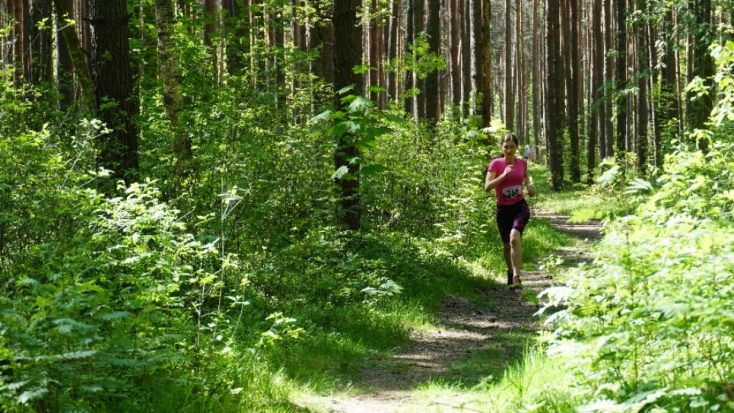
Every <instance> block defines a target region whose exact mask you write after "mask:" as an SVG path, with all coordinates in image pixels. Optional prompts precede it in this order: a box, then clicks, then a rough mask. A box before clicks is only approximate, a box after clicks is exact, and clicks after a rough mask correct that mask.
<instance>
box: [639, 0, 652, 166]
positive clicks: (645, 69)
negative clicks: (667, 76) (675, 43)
mask: <svg viewBox="0 0 734 413" xmlns="http://www.w3.org/2000/svg"><path fill="white" fill-rule="evenodd" d="M636 4H637V12H638V13H644V11H645V1H644V0H636ZM647 42H648V39H647V25H646V24H645V22H644V21H642V19H637V20H636V21H635V44H636V46H637V47H636V48H637V89H638V91H637V110H636V111H635V112H636V114H637V116H636V118H635V119H636V121H637V122H636V125H635V132H637V133H636V138H637V139H636V149H637V173H638V174H640V175H643V176H644V175H645V173H646V168H647V151H648V132H647V131H648V123H649V122H648V120H649V112H648V110H649V109H648V100H647V82H648V79H649V76H648V75H647V73H650V72H651V70H652V68H651V67H650V61H649V60H648V58H647V53H648V46H647Z"/></svg>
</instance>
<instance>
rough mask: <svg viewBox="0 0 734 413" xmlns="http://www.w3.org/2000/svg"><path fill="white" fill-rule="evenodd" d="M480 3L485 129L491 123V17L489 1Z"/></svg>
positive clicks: (485, 0) (483, 119)
mask: <svg viewBox="0 0 734 413" xmlns="http://www.w3.org/2000/svg"><path fill="white" fill-rule="evenodd" d="M481 1H482V13H481V14H482V38H483V39H484V42H483V43H482V54H481V56H482V57H481V59H482V60H481V67H482V73H481V78H482V126H483V127H487V126H489V125H490V122H491V121H492V98H493V94H492V52H491V46H492V44H491V35H490V21H491V17H492V3H491V2H490V0H481Z"/></svg>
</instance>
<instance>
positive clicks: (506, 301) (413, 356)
mask: <svg viewBox="0 0 734 413" xmlns="http://www.w3.org/2000/svg"><path fill="white" fill-rule="evenodd" d="M533 215H534V216H535V217H536V218H542V219H545V220H548V221H549V222H551V223H552V224H553V225H554V226H555V227H556V228H558V229H559V230H561V231H562V232H566V233H568V234H570V235H572V236H574V237H575V238H577V239H579V243H578V246H575V247H569V248H564V249H561V250H558V251H556V252H555V254H556V255H558V256H560V257H561V258H562V259H563V260H564V267H565V266H575V265H576V264H577V263H579V262H581V261H586V260H590V259H591V251H590V248H589V247H590V246H591V244H592V243H593V242H594V241H596V240H598V239H599V238H601V234H600V230H601V225H600V224H599V223H598V222H591V223H586V224H568V223H566V221H567V220H568V218H569V217H567V216H560V215H555V214H553V213H550V212H547V211H539V210H536V211H533ZM498 281H501V282H506V280H498ZM554 282H555V281H554V279H553V277H552V276H551V275H550V274H548V273H547V272H544V271H537V270H536V271H526V272H525V273H524V275H523V285H524V286H525V290H526V291H532V292H534V293H535V294H537V293H538V292H540V291H542V290H543V289H545V288H547V287H549V286H551V285H553V284H554ZM477 292H478V293H480V295H481V296H482V297H483V299H486V302H489V303H494V304H496V305H495V306H494V307H493V308H491V309H489V308H478V307H475V306H474V305H473V304H472V303H470V302H469V301H468V300H466V299H464V298H462V297H451V298H448V299H447V300H446V301H445V302H444V303H443V306H442V308H441V310H440V313H439V321H440V323H439V325H440V327H441V328H440V330H439V331H432V332H426V333H416V334H414V336H413V337H412V338H411V341H410V342H409V343H408V344H407V345H406V346H404V347H403V348H402V349H400V350H399V351H398V352H397V353H396V354H393V355H390V356H386V357H383V358H381V359H380V360H377V362H376V363H375V365H374V367H371V368H368V369H365V370H363V371H362V376H361V379H360V382H359V387H360V388H364V389H369V390H368V391H366V392H364V393H361V394H357V395H354V396H350V397H347V398H319V399H320V400H319V401H318V402H317V403H316V404H314V403H313V400H312V401H311V402H310V403H308V404H309V405H310V408H311V409H313V410H311V409H309V410H307V411H318V412H327V413H395V412H421V413H425V412H428V411H441V412H454V411H456V412H458V411H462V412H472V411H478V410H477V409H473V408H472V403H471V400H456V399H452V400H417V399H416V398H415V393H414V392H413V391H412V390H413V389H415V388H416V387H417V386H419V385H420V384H422V383H426V382H428V381H431V380H447V381H457V380H462V381H463V382H466V380H464V379H466V378H462V377H457V374H458V372H457V371H456V370H455V369H453V368H452V366H453V365H455V363H457V362H461V361H463V360H466V359H467V358H470V357H472V356H474V355H476V354H478V353H480V352H486V351H488V349H494V351H498V352H499V353H498V354H499V357H498V359H497V366H496V368H497V370H498V371H502V370H504V368H505V367H506V366H507V363H508V361H511V360H517V359H518V358H519V357H520V356H521V353H522V350H523V349H522V348H520V347H517V348H507V346H506V343H504V342H503V341H505V340H507V338H506V337H507V336H508V335H512V334H521V335H525V336H531V335H533V334H534V332H535V331H537V330H538V329H539V328H540V324H539V320H538V318H537V317H536V316H534V314H535V312H536V311H537V310H538V308H539V307H538V305H536V304H535V303H532V302H530V301H528V300H527V299H526V298H524V297H523V296H522V295H521V294H520V293H518V292H517V291H513V290H510V289H508V288H507V287H506V286H504V285H503V286H501V287H499V288H497V289H486V290H482V291H477ZM482 301H485V300H482ZM503 337H505V338H503ZM514 341H515V342H517V341H518V340H514ZM483 363H486V360H484V361H483Z"/></svg>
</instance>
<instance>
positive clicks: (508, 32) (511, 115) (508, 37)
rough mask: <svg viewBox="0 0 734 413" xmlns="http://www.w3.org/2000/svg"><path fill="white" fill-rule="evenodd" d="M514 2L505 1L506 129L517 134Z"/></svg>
mask: <svg viewBox="0 0 734 413" xmlns="http://www.w3.org/2000/svg"><path fill="white" fill-rule="evenodd" d="M513 61H514V59H513V57H512V0H505V74H504V76H505V82H504V85H505V86H504V90H505V93H504V95H505V102H504V103H505V105H504V106H505V110H504V112H505V116H504V120H505V129H507V130H509V131H513V132H515V93H514V87H513V83H512V82H513V80H514V79H515V76H513V73H512V62H513Z"/></svg>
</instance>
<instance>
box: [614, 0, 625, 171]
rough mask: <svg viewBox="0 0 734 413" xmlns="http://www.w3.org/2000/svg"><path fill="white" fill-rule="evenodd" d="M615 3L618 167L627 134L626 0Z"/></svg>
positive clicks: (621, 163)
mask: <svg viewBox="0 0 734 413" xmlns="http://www.w3.org/2000/svg"><path fill="white" fill-rule="evenodd" d="M616 2H617V9H616V11H617V31H616V34H617V36H616V47H615V49H616V50H617V60H616V70H615V71H616V82H615V84H616V87H615V91H616V97H615V101H616V113H617V119H616V120H617V131H616V135H615V142H616V148H615V149H616V155H617V161H618V163H619V164H620V165H624V164H625V163H624V162H625V159H624V157H625V151H626V138H627V137H626V132H627V98H626V95H625V94H624V93H623V91H624V89H625V88H626V87H627V29H626V20H627V0H616Z"/></svg>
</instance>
